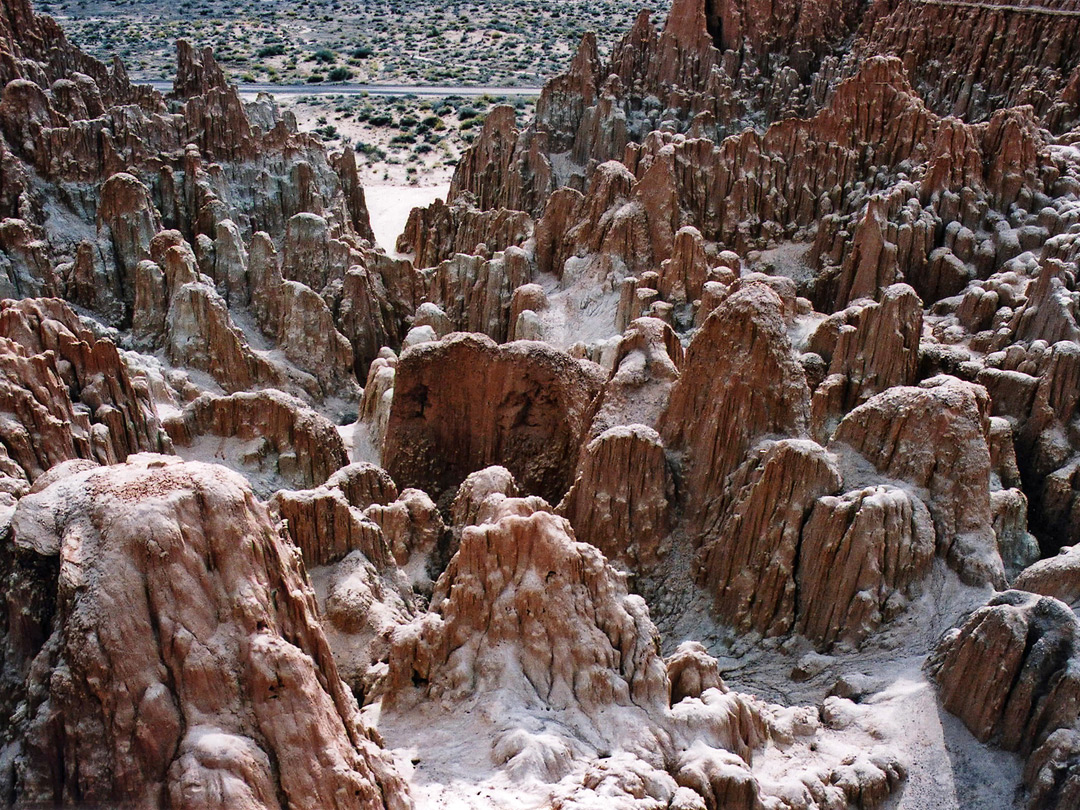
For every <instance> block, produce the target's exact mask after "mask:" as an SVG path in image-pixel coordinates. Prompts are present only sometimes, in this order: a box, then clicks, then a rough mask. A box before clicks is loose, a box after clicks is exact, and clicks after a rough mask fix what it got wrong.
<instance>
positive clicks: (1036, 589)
mask: <svg viewBox="0 0 1080 810" xmlns="http://www.w3.org/2000/svg"><path fill="white" fill-rule="evenodd" d="M1013 587H1014V588H1016V589H1017V590H1019V591H1030V592H1031V593H1041V594H1043V595H1045V596H1052V597H1054V598H1055V599H1060V600H1061V601H1062V602H1064V603H1065V604H1067V605H1071V606H1074V607H1075V606H1077V605H1080V549H1077V548H1075V547H1074V546H1066V547H1064V548H1063V549H1061V551H1060V552H1058V554H1057V555H1056V556H1054V557H1047V558H1046V559H1042V560H1039V561H1038V562H1036V563H1034V564H1032V565H1030V566H1028V567H1027V568H1025V569H1024V570H1023V571H1021V572H1020V574H1019V575H1018V576H1017V577H1016V579H1015V580H1014V582H1013Z"/></svg>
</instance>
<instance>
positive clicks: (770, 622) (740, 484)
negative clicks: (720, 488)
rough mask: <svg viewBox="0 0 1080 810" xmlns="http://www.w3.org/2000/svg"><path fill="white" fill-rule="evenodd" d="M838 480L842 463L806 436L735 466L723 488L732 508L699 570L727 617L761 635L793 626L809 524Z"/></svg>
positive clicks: (711, 536) (714, 531) (770, 446)
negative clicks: (818, 504)
mask: <svg viewBox="0 0 1080 810" xmlns="http://www.w3.org/2000/svg"><path fill="white" fill-rule="evenodd" d="M840 485H841V478H840V473H839V471H838V470H837V467H836V463H835V462H834V461H833V459H831V458H830V457H829V456H828V454H827V453H826V452H825V451H824V449H823V448H821V447H820V446H819V445H817V444H815V443H814V442H811V441H807V440H782V441H778V442H770V443H767V444H765V445H764V446H763V447H761V448H760V449H758V450H756V451H755V452H754V454H753V455H752V456H751V457H750V459H749V460H747V461H746V462H745V463H744V464H743V465H742V466H741V467H740V468H738V469H737V470H736V471H734V473H733V475H732V476H731V478H730V479H729V480H728V483H727V487H726V489H725V492H724V500H725V502H728V503H730V507H728V508H727V509H726V510H723V511H718V522H717V524H716V525H715V526H712V527H710V531H709V532H708V534H707V535H706V538H707V539H706V540H705V545H704V546H703V547H702V557H701V568H700V573H699V576H698V579H699V582H700V583H701V584H703V585H705V586H706V587H707V588H708V589H709V590H710V591H711V592H712V593H713V594H714V598H715V606H716V610H717V612H718V613H719V614H720V616H721V617H722V618H723V619H724V620H725V621H727V622H728V623H730V624H731V625H733V626H734V627H736V628H738V629H739V630H742V631H748V630H756V631H758V632H760V633H761V634H762V635H779V634H782V633H785V632H787V631H788V630H790V629H792V627H793V625H794V622H795V608H796V593H797V589H798V588H799V587H800V584H801V578H802V575H803V572H802V571H801V570H800V571H799V572H798V574H799V580H797V579H796V566H797V560H798V559H800V557H801V556H802V555H803V553H804V552H803V550H802V548H801V546H800V543H801V542H805V541H804V540H803V537H802V535H803V523H804V521H805V520H806V518H807V516H808V515H809V514H810V510H811V509H812V508H814V506H815V501H816V500H817V499H818V498H819V497H820V496H822V495H832V494H834V493H836V492H837V491H838V490H839V489H840Z"/></svg>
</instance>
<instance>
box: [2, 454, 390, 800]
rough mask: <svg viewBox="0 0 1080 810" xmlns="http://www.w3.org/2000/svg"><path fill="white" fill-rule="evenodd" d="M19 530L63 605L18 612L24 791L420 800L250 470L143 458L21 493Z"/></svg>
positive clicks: (60, 795) (8, 787) (14, 737)
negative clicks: (258, 495)
mask: <svg viewBox="0 0 1080 810" xmlns="http://www.w3.org/2000/svg"><path fill="white" fill-rule="evenodd" d="M148 530H149V531H150V536H152V537H153V538H154V539H153V543H152V549H150V548H148V546H147V537H148V534H147V532H148ZM12 535H13V538H12V539H10V540H8V541H7V542H9V543H13V544H14V549H15V552H16V554H17V558H18V564H17V565H18V568H17V570H16V572H15V576H17V577H35V576H37V577H40V578H41V580H40V583H39V584H38V587H40V588H42V589H43V590H44V591H45V592H47V593H48V594H49V595H50V604H51V605H53V606H54V608H53V610H52V611H51V612H50V613H45V612H41V613H38V614H37V615H36V616H34V617H33V619H32V620H31V621H30V622H29V623H24V624H22V625H16V626H14V627H12V626H8V627H7V631H8V634H9V635H8V639H7V642H8V643H7V644H6V645H5V646H6V648H7V649H9V650H12V651H15V665H16V667H17V669H18V671H19V672H20V674H21V676H22V677H23V678H25V685H24V686H23V687H22V690H23V691H22V694H23V695H25V701H26V702H24V703H23V704H22V707H21V709H20V711H19V712H18V713H17V715H16V716H13V717H11V718H9V720H8V722H10V723H11V725H10V726H7V728H8V729H9V735H8V736H7V737H6V740H7V742H6V746H7V747H6V750H5V755H4V762H5V763H8V765H7V766H6V767H5V769H4V774H3V777H2V778H3V782H4V784H5V794H6V795H7V796H9V797H11V798H13V799H14V800H15V802H16V803H19V804H29V805H32V804H67V803H70V802H72V801H73V800H75V799H76V798H77V800H78V801H79V802H80V803H81V802H95V803H134V804H143V805H146V806H158V805H160V804H161V803H163V802H168V803H169V804H175V805H190V804H197V805H200V806H229V807H242V808H276V807H280V806H282V805H283V804H286V803H287V804H288V805H289V806H294V807H306V808H315V807H342V808H344V807H354V808H361V807H363V808H370V807H388V808H406V807H409V806H411V803H410V800H409V797H408V791H407V788H406V786H405V783H404V781H403V780H402V778H401V776H400V775H399V774H398V773H397V772H396V770H395V768H394V766H393V764H392V762H391V760H390V758H389V757H388V756H387V755H386V754H385V753H383V752H382V751H381V750H380V748H379V745H378V743H377V742H375V740H374V736H373V735H372V734H371V733H370V732H368V731H365V729H364V726H363V723H362V722H361V720H360V716H359V712H358V709H357V705H356V702H355V700H354V698H353V696H352V695H351V694H350V693H349V692H348V691H347V690H346V689H345V687H344V684H343V683H342V682H341V680H340V679H339V677H338V674H337V670H336V667H335V664H334V660H333V658H332V656H331V654H330V649H329V647H328V645H327V643H326V639H325V637H324V635H323V632H322V630H321V629H320V627H319V621H318V617H317V615H316V612H315V605H314V597H313V594H312V592H311V588H310V586H309V585H308V583H307V580H306V577H305V575H304V573H303V568H302V567H301V566H300V564H299V558H298V557H297V556H296V555H295V554H294V553H292V552H291V551H290V549H289V546H288V545H287V544H286V543H285V542H284V541H283V539H282V538H281V537H280V536H279V534H278V532H277V530H276V529H275V527H274V525H273V523H272V522H271V520H270V517H269V515H268V513H267V511H266V509H265V507H264V506H263V505H262V504H260V503H259V502H258V501H257V500H256V499H255V497H254V495H253V494H252V492H251V489H250V488H249V487H248V486H247V484H246V483H245V482H244V481H243V480H242V479H241V478H240V477H239V476H237V475H235V474H233V473H230V472H228V471H226V470H223V469H222V468H221V467H216V466H209V465H204V464H197V463H184V462H180V461H179V460H176V459H169V458H165V457H161V456H151V455H143V456H134V457H132V459H131V460H130V461H129V463H128V464H126V465H123V466H118V467H103V468H98V469H93V470H88V471H84V472H78V473H74V474H72V475H69V476H67V477H65V478H61V479H60V480H58V481H56V482H55V483H53V484H52V485H51V486H49V487H47V488H45V489H43V490H42V491H40V492H38V493H36V494H34V495H30V496H28V497H27V498H25V499H24V500H23V501H22V502H21V503H20V505H19V508H18V509H17V510H16V514H15V518H14V521H13V528H12ZM61 560H62V561H63V562H61ZM13 598H16V599H17V598H18V593H17V592H8V600H9V606H8V607H9V610H11V609H14V610H19V609H25V608H30V607H32V606H27V605H19V604H18V603H14V602H12V601H10V600H12V599H13ZM39 609H40V608H39ZM226 616H227V617H229V618H228V621H222V617H226ZM28 618H30V617H28ZM33 620H37V621H39V622H40V624H39V625H38V626H37V629H38V630H39V631H40V633H41V634H40V635H39V636H37V637H36V638H34V637H25V636H22V635H20V634H21V633H23V632H25V631H26V629H28V627H30V626H32V624H33ZM12 634H14V636H13V635H12ZM121 661H122V662H123V664H122V665H120V664H118V663H117V662H121ZM15 761H18V762H19V767H18V778H17V779H13V778H12V776H13V774H12V772H11V770H10V768H11V763H13V762H15ZM76 763H77V765H78V767H65V764H71V765H74V764H76Z"/></svg>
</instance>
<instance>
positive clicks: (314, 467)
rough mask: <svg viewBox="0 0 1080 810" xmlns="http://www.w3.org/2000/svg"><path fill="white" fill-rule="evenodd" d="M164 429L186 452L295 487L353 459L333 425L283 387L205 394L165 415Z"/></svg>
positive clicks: (318, 481)
mask: <svg viewBox="0 0 1080 810" xmlns="http://www.w3.org/2000/svg"><path fill="white" fill-rule="evenodd" d="M164 428H165V430H166V431H167V432H168V434H169V436H170V438H171V439H172V441H173V444H174V446H175V447H176V451H177V452H178V453H179V454H180V455H182V456H186V457H191V458H196V457H198V458H201V457H205V456H206V455H210V456H212V457H214V458H216V459H218V460H220V461H224V462H226V463H228V464H230V465H232V466H236V467H237V468H238V469H242V470H246V471H247V472H248V473H249V474H252V475H253V476H255V477H256V478H257V479H260V478H262V477H263V476H269V481H271V482H276V481H280V482H284V483H285V484H286V485H287V486H289V487H290V488H294V489H307V488H310V487H315V486H319V485H320V484H322V483H323V482H325V481H326V480H327V479H328V478H329V477H330V476H331V474H333V473H334V472H335V471H337V470H339V469H340V468H342V467H344V466H345V465H346V464H347V463H348V458H347V456H346V454H345V445H344V444H343V443H342V441H341V436H340V435H339V434H338V432H337V429H336V428H335V427H334V425H333V424H331V423H330V422H329V421H327V419H326V418H325V417H323V416H321V415H319V414H318V413H316V412H315V411H313V410H311V409H310V408H308V407H306V406H305V405H304V404H303V403H302V402H300V401H299V400H297V399H295V398H294V397H290V396H288V395H287V394H283V393H281V392H280V391H260V392H258V393H242V394H233V395H232V396H227V397H218V396H214V395H212V394H204V395H203V396H201V397H199V398H198V399H196V400H195V401H194V402H192V403H191V404H189V405H188V406H187V407H185V408H184V410H183V411H182V412H181V413H179V414H177V415H175V416H172V417H170V418H168V419H166V420H165V422H164ZM270 486H271V488H270V489H269V490H263V487H262V486H260V487H259V489H260V490H263V491H261V492H260V494H263V495H269V493H270V492H272V491H273V490H274V489H277V488H278V487H277V486H272V484H271V485H270Z"/></svg>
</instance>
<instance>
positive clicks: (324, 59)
mask: <svg viewBox="0 0 1080 810" xmlns="http://www.w3.org/2000/svg"><path fill="white" fill-rule="evenodd" d="M311 58H312V59H314V60H315V61H316V62H318V63H319V64H320V65H332V64H334V62H336V61H337V56H336V55H335V54H334V52H333V51H332V50H330V49H329V48H319V50H317V51H315V53H314V54H312V56H311Z"/></svg>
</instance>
